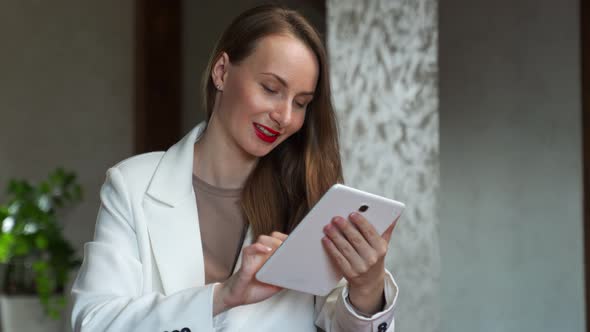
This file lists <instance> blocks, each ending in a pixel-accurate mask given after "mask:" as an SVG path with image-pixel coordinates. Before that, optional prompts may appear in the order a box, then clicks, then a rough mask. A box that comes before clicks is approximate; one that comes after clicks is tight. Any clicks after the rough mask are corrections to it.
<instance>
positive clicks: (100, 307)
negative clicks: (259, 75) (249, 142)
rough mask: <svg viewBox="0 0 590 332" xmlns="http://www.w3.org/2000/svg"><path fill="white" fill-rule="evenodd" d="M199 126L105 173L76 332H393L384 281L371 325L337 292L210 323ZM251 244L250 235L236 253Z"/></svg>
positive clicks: (285, 299) (80, 283) (249, 309)
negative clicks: (197, 166)
mask: <svg viewBox="0 0 590 332" xmlns="http://www.w3.org/2000/svg"><path fill="white" fill-rule="evenodd" d="M205 126H206V125H205V124H204V123H202V124H200V125H199V126H197V127H195V128H194V129H193V130H192V131H191V132H190V133H189V134H188V135H187V136H185V137H184V138H183V139H182V140H181V141H180V142H178V143H177V144H175V145H174V146H172V147H171V148H170V149H169V150H168V151H167V152H165V153H164V152H153V153H147V154H142V155H138V156H135V157H132V158H129V159H127V160H125V161H123V162H121V163H119V164H117V165H116V166H114V167H112V168H111V169H109V170H108V172H107V178H106V181H105V183H104V185H103V187H102V189H101V193H100V197H101V206H100V209H99V212H98V218H97V221H96V229H95V234H94V240H93V241H91V242H88V243H86V245H85V246H84V262H83V264H82V266H81V268H80V271H79V274H78V277H77V278H76V281H75V282H74V285H73V287H72V296H73V302H74V306H73V311H72V326H73V329H74V331H92V332H98V331H100V332H102V331H116V332H130V331H142V332H146V331H154V332H155V331H157V332H164V331H169V332H173V331H176V332H201V331H206V332H212V331H228V332H229V331H232V332H233V331H285V332H290V331H293V332H305V331H310V332H311V331H316V327H315V325H316V324H317V326H318V327H320V328H322V329H324V330H326V331H350V332H352V331H355V332H359V331H360V332H364V331H366V332H369V331H374V332H384V331H390V332H391V331H394V325H395V324H394V320H393V307H394V303H395V299H396V298H397V286H396V284H395V282H394V280H393V277H392V276H391V274H390V273H389V272H387V278H386V281H385V295H386V309H385V310H384V311H383V312H380V313H377V314H375V315H373V316H372V317H365V316H361V315H359V314H356V313H355V312H354V309H353V308H351V306H350V304H349V303H348V301H346V300H344V299H345V298H346V296H347V288H346V287H345V283H343V286H342V287H339V288H337V289H335V290H334V291H333V292H332V293H331V294H330V295H329V296H327V297H317V298H316V299H314V296H312V295H309V294H304V293H300V292H296V291H292V290H283V291H281V292H279V293H277V294H276V295H274V296H272V297H271V298H269V299H267V300H265V301H262V302H259V303H256V304H250V305H245V306H240V307H236V308H233V309H230V310H228V311H226V312H224V313H222V314H219V315H217V316H215V317H213V314H212V307H213V305H212V303H213V284H208V285H206V284H205V271H204V264H203V252H202V247H201V235H200V231H199V222H198V214H197V206H196V200H195V193H194V190H193V185H192V171H193V157H194V155H193V153H194V152H193V145H194V143H195V142H196V140H197V139H198V138H199V136H200V134H201V133H202V132H203V130H204V129H205ZM250 243H252V234H251V232H250V231H248V233H247V236H246V239H245V241H244V246H247V245H248V244H250ZM240 260H241V255H240V257H239V258H238V263H237V264H236V268H238V267H239V266H240V264H241V263H240ZM234 272H235V271H234ZM314 303H315V304H314Z"/></svg>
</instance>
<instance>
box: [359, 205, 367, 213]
mask: <svg viewBox="0 0 590 332" xmlns="http://www.w3.org/2000/svg"><path fill="white" fill-rule="evenodd" d="M368 209H369V206H368V205H366V204H363V205H361V207H360V208H359V212H365V211H367V210H368Z"/></svg>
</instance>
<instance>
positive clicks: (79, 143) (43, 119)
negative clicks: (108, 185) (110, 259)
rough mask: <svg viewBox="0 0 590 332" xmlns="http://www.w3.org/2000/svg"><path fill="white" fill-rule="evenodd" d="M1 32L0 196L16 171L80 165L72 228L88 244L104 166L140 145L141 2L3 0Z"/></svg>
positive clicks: (31, 173) (29, 173) (29, 174)
mask: <svg viewBox="0 0 590 332" xmlns="http://www.w3.org/2000/svg"><path fill="white" fill-rule="evenodd" d="M0 40H1V41H2V50H1V51H0V77H1V78H0V130H1V132H0V186H1V190H2V194H0V197H4V187H5V185H6V182H7V180H8V179H9V178H11V177H24V178H28V179H31V180H33V181H38V180H40V179H43V178H45V176H46V175H47V173H48V172H49V171H50V170H52V169H54V168H55V167H56V166H63V167H66V168H68V169H71V170H74V171H76V172H77V173H78V175H79V178H80V181H81V183H82V185H83V187H84V190H85V199H84V202H83V203H82V204H80V205H79V206H78V207H76V208H75V209H73V210H71V211H69V213H68V214H67V218H66V220H65V224H66V228H65V232H66V236H67V237H68V238H70V239H71V240H72V241H73V242H74V244H75V245H76V246H77V247H78V248H80V249H81V245H82V243H84V242H86V241H88V240H90V239H91V238H92V235H93V232H94V223H95V221H96V212H97V211H98V206H99V199H98V192H99V188H100V185H101V184H102V183H103V181H104V179H105V171H106V170H107V168H108V167H109V166H111V165H113V164H115V163H116V162H118V161H119V160H121V159H123V158H125V157H127V156H129V155H130V154H131V153H132V134H133V133H132V130H133V128H132V107H133V104H132V102H133V100H132V92H133V53H132V52H133V44H134V41H133V2H132V1H115V0H106V1H83V2H80V1H71V0H57V1H50V2H48V1H33V0H10V1H2V3H0Z"/></svg>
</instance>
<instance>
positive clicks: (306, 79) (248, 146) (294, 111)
mask: <svg viewBox="0 0 590 332" xmlns="http://www.w3.org/2000/svg"><path fill="white" fill-rule="evenodd" d="M318 72H319V65H318V63H317V59H316V57H315V55H314V53H313V52H312V51H311V50H310V49H309V48H308V47H307V46H306V45H305V44H303V43H302V42H301V41H299V40H298V39H296V38H294V37H292V36H289V35H271V36H268V37H264V38H262V39H261V40H259V41H258V43H257V46H256V48H255V49H254V51H253V52H252V54H250V55H249V56H248V57H247V58H245V59H244V60H243V61H242V62H240V63H239V64H232V63H231V59H229V58H228V56H227V54H225V53H224V54H223V56H222V57H221V58H220V59H219V60H218V61H217V62H216V64H215V66H214V67H213V71H212V79H213V83H214V84H215V85H217V86H218V87H219V88H220V90H222V92H220V93H219V92H218V93H217V97H216V105H215V106H214V113H215V112H216V113H217V114H214V115H213V117H217V118H218V122H219V123H218V124H219V125H220V127H221V128H222V130H223V132H224V134H225V136H226V137H228V138H229V140H230V141H233V143H235V144H236V145H237V146H238V147H239V148H240V149H242V150H243V151H244V152H246V153H247V154H249V155H251V156H255V157H261V156H264V155H266V154H268V153H269V152H270V151H271V150H272V149H273V148H275V147H276V146H277V145H279V144H281V142H283V141H285V140H286V139H287V138H288V137H289V136H291V135H292V134H294V133H295V132H297V131H298V130H299V129H300V128H301V127H302V126H303V121H304V119H305V112H306V108H307V105H308V104H309V102H310V101H311V99H312V98H313V93H314V91H315V87H316V82H317V79H318ZM230 144H231V143H230Z"/></svg>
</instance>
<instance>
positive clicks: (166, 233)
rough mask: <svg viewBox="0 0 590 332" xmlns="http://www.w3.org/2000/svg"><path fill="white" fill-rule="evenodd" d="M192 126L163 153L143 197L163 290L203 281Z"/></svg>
mask: <svg viewBox="0 0 590 332" xmlns="http://www.w3.org/2000/svg"><path fill="white" fill-rule="evenodd" d="M205 125H206V124H205V123H202V124H200V125H199V126H197V127H195V128H194V129H193V130H192V131H191V132H190V133H189V134H187V135H186V136H185V137H184V138H183V139H182V140H181V141H180V142H178V143H176V144H175V145H174V146H172V147H171V148H170V149H169V150H168V151H167V152H166V153H165V154H164V155H163V157H162V160H161V161H160V164H159V165H158V167H157V169H156V171H155V173H154V176H153V177H152V180H151V181H150V184H149V186H148V189H147V193H146V197H145V199H144V201H143V209H144V216H145V218H146V223H147V227H148V233H149V237H150V243H151V246H152V250H153V254H154V257H155V259H156V265H157V267H158V271H159V272H160V278H161V280H162V285H163V287H164V291H165V293H166V294H172V293H175V292H177V291H179V290H182V289H186V288H189V287H194V286H201V285H204V284H205V270H204V266H205V265H204V261H203V248H202V246H201V234H200V230H199V221H198V212H197V206H196V201H195V193H194V190H193V185H192V173H193V157H194V156H193V155H194V152H193V151H194V150H193V149H194V143H195V141H196V140H197V139H198V138H199V136H200V134H201V133H202V132H203V130H204V129H205Z"/></svg>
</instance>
